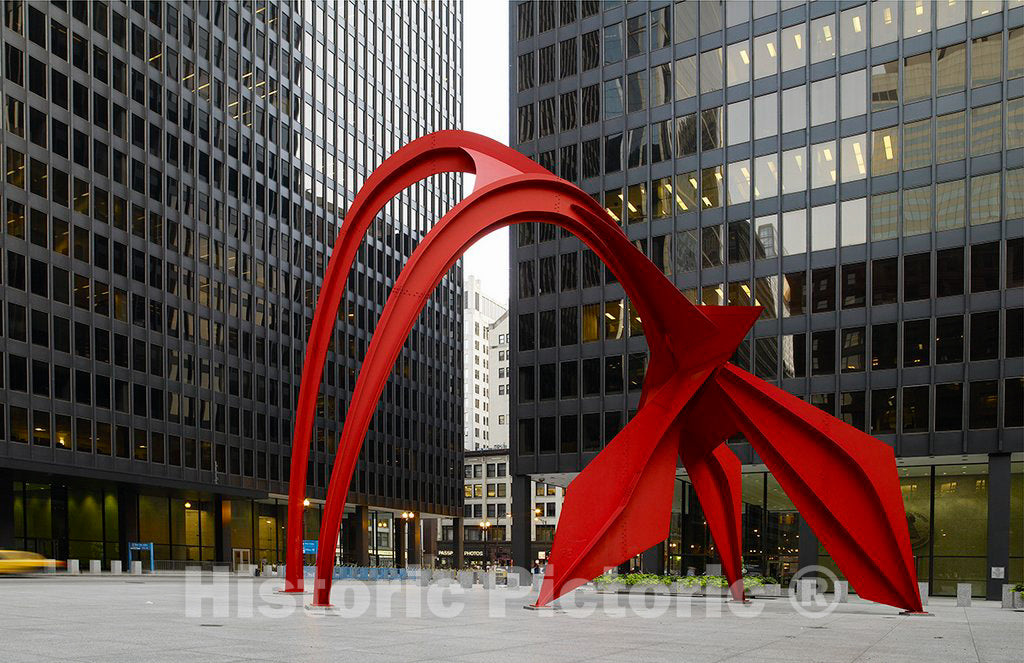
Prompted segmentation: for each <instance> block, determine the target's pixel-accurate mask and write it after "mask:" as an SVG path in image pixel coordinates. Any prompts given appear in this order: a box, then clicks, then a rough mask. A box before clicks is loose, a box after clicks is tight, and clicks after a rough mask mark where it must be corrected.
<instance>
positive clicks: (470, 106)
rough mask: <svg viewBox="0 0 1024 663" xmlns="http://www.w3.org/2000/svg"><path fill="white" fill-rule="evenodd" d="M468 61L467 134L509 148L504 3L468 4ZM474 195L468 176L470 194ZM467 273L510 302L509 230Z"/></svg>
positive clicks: (473, 258)
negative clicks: (474, 133)
mask: <svg viewBox="0 0 1024 663" xmlns="http://www.w3.org/2000/svg"><path fill="white" fill-rule="evenodd" d="M462 11H463V43H464V50H463V53H464V56H463V63H462V70H463V76H464V79H463V80H464V97H463V98H464V102H463V128H464V129H465V130H467V131H475V132H477V133H480V134H483V135H485V136H490V137H491V138H493V139H495V140H497V141H498V142H500V143H504V144H506V145H507V144H508V4H507V3H506V2H505V1H504V0H467V1H466V2H463V3H462ZM472 190H473V177H472V176H467V178H466V185H465V192H466V193H467V194H469V193H470V192H471V191H472ZM463 265H464V267H463V269H464V271H465V273H466V274H467V275H473V276H476V277H477V278H479V279H480V282H481V287H482V289H483V291H484V293H486V294H487V295H488V296H489V297H491V298H492V299H495V300H496V301H498V302H502V303H507V302H508V274H509V272H508V229H507V228H502V229H501V230H496V231H494V232H493V233H491V234H490V235H488V236H486V237H484V238H483V239H481V240H479V241H478V242H477V243H476V244H474V245H473V246H472V247H471V248H470V249H469V250H468V251H467V252H466V256H465V261H464V262H463Z"/></svg>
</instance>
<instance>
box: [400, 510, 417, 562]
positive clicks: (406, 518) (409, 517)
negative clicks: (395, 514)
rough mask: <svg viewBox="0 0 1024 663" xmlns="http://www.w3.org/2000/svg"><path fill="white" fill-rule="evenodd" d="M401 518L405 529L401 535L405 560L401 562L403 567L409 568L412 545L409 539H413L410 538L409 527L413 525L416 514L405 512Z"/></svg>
mask: <svg viewBox="0 0 1024 663" xmlns="http://www.w3.org/2000/svg"><path fill="white" fill-rule="evenodd" d="M399 517H400V518H401V519H402V522H403V523H404V527H402V531H401V532H400V533H399V536H400V537H402V540H401V542H400V543H401V546H402V548H401V549H402V555H403V557H404V558H405V559H402V560H400V561H401V562H402V566H408V564H409V561H408V560H409V545H410V542H409V539H410V538H412V537H410V536H409V525H411V524H412V523H413V519H414V518H416V514H415V513H413V512H412V511H403V512H402V513H401V515H400V516H399Z"/></svg>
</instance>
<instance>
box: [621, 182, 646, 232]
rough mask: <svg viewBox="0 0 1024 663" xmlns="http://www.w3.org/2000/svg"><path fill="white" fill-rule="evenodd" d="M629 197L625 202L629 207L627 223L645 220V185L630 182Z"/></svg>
mask: <svg viewBox="0 0 1024 663" xmlns="http://www.w3.org/2000/svg"><path fill="white" fill-rule="evenodd" d="M628 195H629V198H628V200H627V202H626V204H627V207H628V208H629V216H628V218H629V223H642V222H644V221H646V220H647V185H646V184H643V183H641V184H630V185H629V192H628Z"/></svg>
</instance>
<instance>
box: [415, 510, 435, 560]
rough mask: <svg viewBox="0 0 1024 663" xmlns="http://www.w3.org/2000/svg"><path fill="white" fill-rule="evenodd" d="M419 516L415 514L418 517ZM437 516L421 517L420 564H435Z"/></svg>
mask: <svg viewBox="0 0 1024 663" xmlns="http://www.w3.org/2000/svg"><path fill="white" fill-rule="evenodd" d="M418 517H419V516H417V518H418ZM438 520H439V519H438V518H424V519H423V538H422V544H423V556H422V558H421V559H420V564H421V565H423V566H428V567H435V566H437V528H438Z"/></svg>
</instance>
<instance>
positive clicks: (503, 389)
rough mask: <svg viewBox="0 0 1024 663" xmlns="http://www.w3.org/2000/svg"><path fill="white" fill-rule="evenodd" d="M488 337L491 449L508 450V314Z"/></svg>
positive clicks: (499, 320) (491, 330)
mask: <svg viewBox="0 0 1024 663" xmlns="http://www.w3.org/2000/svg"><path fill="white" fill-rule="evenodd" d="M487 337H488V339H489V340H490V342H491V345H490V348H491V349H490V352H489V353H488V359H487V362H488V364H490V375H489V378H488V382H489V390H490V399H489V401H488V404H489V406H490V416H489V417H488V419H489V420H490V423H491V425H490V429H489V430H488V436H489V437H490V445H488V446H489V448H492V449H508V427H509V419H508V385H509V382H510V380H509V377H510V376H509V374H508V364H509V356H508V353H509V346H508V312H507V311H506V312H505V313H503V314H502V315H501V317H500V318H498V319H497V320H496V321H495V322H494V324H492V325H491V327H490V329H489V330H488V333H487Z"/></svg>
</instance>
